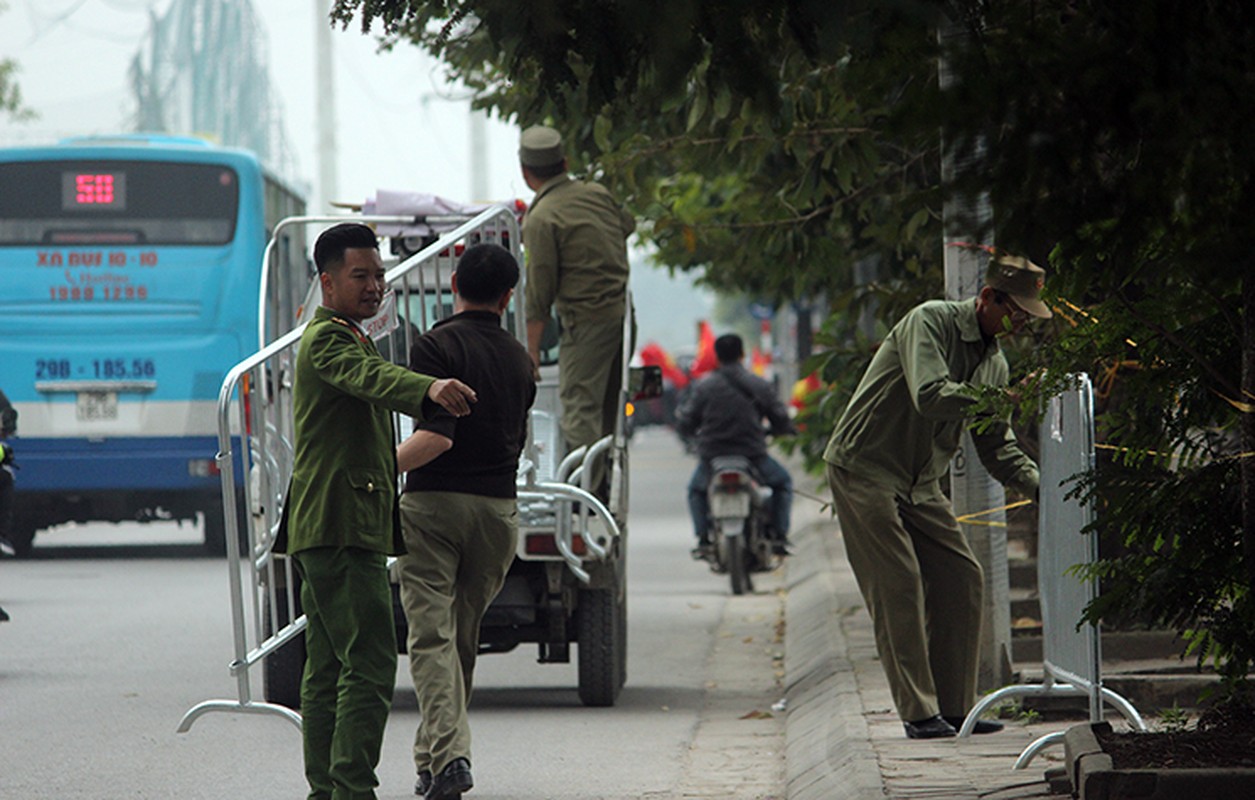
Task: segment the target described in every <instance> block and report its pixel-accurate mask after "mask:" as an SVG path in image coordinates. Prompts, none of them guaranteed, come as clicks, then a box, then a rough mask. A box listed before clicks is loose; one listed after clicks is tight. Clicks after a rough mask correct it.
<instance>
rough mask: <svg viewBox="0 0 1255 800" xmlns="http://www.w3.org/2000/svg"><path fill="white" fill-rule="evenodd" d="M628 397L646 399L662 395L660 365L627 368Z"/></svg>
mask: <svg viewBox="0 0 1255 800" xmlns="http://www.w3.org/2000/svg"><path fill="white" fill-rule="evenodd" d="M628 397H630V398H632V399H633V400H648V399H649V398H651V397H662V367H658V366H652V367H632V368H630V369H629V370H628Z"/></svg>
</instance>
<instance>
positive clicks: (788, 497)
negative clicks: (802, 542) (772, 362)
mask: <svg viewBox="0 0 1255 800" xmlns="http://www.w3.org/2000/svg"><path fill="white" fill-rule="evenodd" d="M715 357H716V358H717V359H718V361H719V366H718V367H717V368H716V369H715V370H714V371H713V372H711V373H710V374H709V375H707V376H706V377H705V378H703V379H702V380H701V381H699V382H698V383H697V384H696V385H695V386H694V387H693V388H692V389H691V390H690V391H689V393H688V396H687V397H686V398H685V399H684V402H683V403H682V404H681V405H680V408H679V410H678V411H677V412H676V430H677V431H678V432H679V433H680V435H681V436H682V437H686V438H692V439H693V440H694V441H695V442H696V445H697V455H698V462H697V467H696V469H694V470H693V476H692V477H691V478H690V479H689V484H688V504H689V513H690V515H691V516H692V518H693V530H694V533H695V534H696V535H697V547H696V548H695V549H694V550H693V557H694V558H708V557H710V556H712V555H713V553H714V545H713V542H712V540H711V538H710V528H709V525H710V522H709V517H710V500H709V499H708V497H707V495H706V490H707V485H708V484H709V483H710V460H711V459H712V458H715V457H717V456H743V457H745V458H747V459H749V461H750V464H751V465H752V467H753V470H754V473H755V476H756V477H757V478H758V480H759V481H761V482H762V483H763V484H765V485H767V486H769V487H771V503H770V512H771V513H770V517H771V523H772V525H771V527H772V530H771V531H769V532H768V536H769V537H770V538H771V539H772V540H773V549H774V550H775V552H776V553H778V554H780V555H788V553H789V539H788V534H789V515H790V512H791V511H792V507H793V479H792V478H791V477H790V476H789V472H788V470H786V469H785V468H784V467H783V466H781V464H780V462H778V461H776V460H775V459H774V458H772V457H771V456H769V455H767V434H768V433H769V432H770V433H771V434H772V435H774V436H781V435H787V434H792V433H795V432H796V429H795V428H794V427H793V420H791V419H789V413H788V411H787V410H786V409H785V406H784V402H783V401H782V400H781V399H780V398H779V397H777V396H776V393H775V391H774V390H773V389H772V387H771V384H769V383H768V382H767V381H765V380H763V379H762V378H760V377H758V376H757V375H754V374H752V373H750V372H749V371H748V370H746V369H745V367H744V366H742V364H741V361H742V359H744V357H745V345H744V344H743V343H742V341H741V337H740V336H737V335H736V334H734V333H727V334H724V335H723V336H720V337H719V338H718V339H716V340H715ZM764 418H766V419H767V421H768V423H769V426H770V427H769V429H764V427H763V419H764Z"/></svg>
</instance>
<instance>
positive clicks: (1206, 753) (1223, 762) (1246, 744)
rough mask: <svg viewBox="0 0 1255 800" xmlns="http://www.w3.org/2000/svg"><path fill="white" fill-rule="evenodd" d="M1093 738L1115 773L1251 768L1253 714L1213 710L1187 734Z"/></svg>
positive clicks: (1254, 763) (1104, 733)
mask: <svg viewBox="0 0 1255 800" xmlns="http://www.w3.org/2000/svg"><path fill="white" fill-rule="evenodd" d="M1094 735H1095V737H1096V738H1097V739H1098V742H1099V744H1101V745H1102V749H1103V751H1104V752H1105V753H1107V755H1109V756H1111V763H1112V766H1113V767H1114V768H1115V769H1118V770H1119V769H1163V768H1165V767H1168V768H1176V769H1188V768H1205V767H1255V712H1253V711H1252V710H1251V709H1250V708H1249V707H1245V708H1232V707H1229V708H1223V709H1220V708H1217V709H1213V710H1212V711H1211V712H1209V714H1204V715H1203V717H1202V718H1201V719H1200V720H1199V723H1198V726H1197V727H1196V728H1194V729H1189V730H1181V731H1160V732H1154V733H1138V732H1132V733H1128V732H1115V731H1110V730H1095V732H1094Z"/></svg>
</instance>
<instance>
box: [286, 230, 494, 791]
mask: <svg viewBox="0 0 1255 800" xmlns="http://www.w3.org/2000/svg"><path fill="white" fill-rule="evenodd" d="M314 263H315V265H316V266H317V268H318V279H319V281H320V283H321V284H322V305H321V306H319V307H318V309H317V310H316V311H315V312H314V318H313V320H311V321H310V323H309V325H308V326H307V327H306V328H305V332H304V334H302V336H301V344H300V352H299V353H298V355H297V359H296V384H295V389H294V396H293V415H294V417H295V423H296V433H295V439H296V452H295V456H294V462H293V472H292V488H291V490H290V491H289V494H288V500H287V505H286V507H285V516H286V517H287V527H286V531H287V537H286V542H282V541H281V542H280V543H276V551H278V552H284V551H286V552H288V553H290V554H291V555H292V557H293V559H294V560H295V561H296V567H297V570H298V571H299V573H300V576H301V582H302V583H301V605H302V607H303V608H304V611H305V616H306V618H307V620H308V623H309V625H308V627H307V628H306V631H305V649H306V653H307V660H306V662H305V674H304V678H303V680H302V682H301V714H302V716H303V719H304V723H303V725H302V736H303V738H304V749H305V776H306V779H307V780H308V781H309V786H310V792H309V800H366V799H367V798H374V797H375V787H376V786H378V785H379V781H378V779H377V778H376V777H375V766H376V765H377V764H378V763H379V750H380V746H381V745H382V743H383V732H384V725H385V724H386V723H387V720H388V710H389V709H390V708H391V705H392V694H393V690H394V688H395V684H396V671H397V642H396V630H395V628H394V627H393V620H392V591H391V588H390V587H389V584H388V574H387V564H386V562H387V557H388V555H389V554H399V553H401V552H402V551H403V546H402V540H401V526H400V519H399V512H398V506H397V493H396V474H397V468H396V452H395V450H394V449H393V448H394V441H395V437H394V434H393V430H392V413H391V412H392V411H399V412H401V413H402V414H409V415H411V416H413V417H414V418H416V419H419V420H422V419H427V418H430V417H431V416H432V415H434V414H435V412H436V409H437V405H438V406H441V407H443V408H445V409H447V410H448V411H449V412H450V413H452V414H454V415H455V416H463V415H465V414H468V413H469V412H470V403H471V402H473V401H474V400H475V393H474V392H473V391H472V390H471V388H470V387H468V386H467V385H466V384H464V383H462V382H461V381H458V380H455V379H452V378H449V379H445V380H436V379H435V378H432V377H429V376H427V375H419V374H417V373H415V372H411V371H410V370H408V369H406V368H405V367H402V366H398V365H396V364H392V363H390V362H388V361H386V360H385V359H383V358H382V357H381V356H380V355H379V351H378V350H376V349H375V345H374V343H373V342H372V341H371V340H370V337H368V336H367V335H366V334H365V333H364V332H363V331H362V329H361V327H360V326H359V323H360V322H361V321H362V320H365V319H367V318H369V317H372V316H374V315H375V313H376V312H377V311H378V310H379V304H380V302H381V301H382V300H383V296H384V291H385V289H386V288H387V287H386V285H385V283H384V269H383V263H382V261H381V260H380V257H379V244H378V241H377V240H376V238H375V233H374V231H372V230H371V229H370V228H368V227H366V226H365V225H361V224H358V223H341V224H339V225H336V226H334V227H331V228H328V229H327V230H326V231H323V233H322V235H320V236H319V237H318V241H317V242H316V243H315V244H314Z"/></svg>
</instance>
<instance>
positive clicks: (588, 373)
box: [558, 317, 636, 499]
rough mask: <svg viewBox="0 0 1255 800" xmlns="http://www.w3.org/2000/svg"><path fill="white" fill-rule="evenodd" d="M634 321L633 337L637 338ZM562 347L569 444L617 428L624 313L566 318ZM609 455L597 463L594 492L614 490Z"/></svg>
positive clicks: (564, 425)
mask: <svg viewBox="0 0 1255 800" xmlns="http://www.w3.org/2000/svg"><path fill="white" fill-rule="evenodd" d="M635 331H636V328H635V321H633V327H632V332H633V339H635ZM560 344H561V346H560V347H559V349H558V397H559V399H560V400H561V401H562V421H561V423H560V424H561V428H562V438H563V439H565V440H566V445H567V448H568V449H569V450H574V449H575V448H577V447H583V446H584V445H590V444H592V443H593V442H595V441H597V440H598V439H600V438H601V437H603V436H606V435H607V434H611V433H614V426H615V422H616V421H617V419H618V416H619V390H620V389H621V388H622V386H621V384H622V374H623V319H622V318H621V317H620V318H618V319H609V320H605V321H601V320H599V321H596V322H587V321H581V322H577V323H569V322H567V321H566V320H563V323H562V337H561V340H560ZM605 465H606V459H605V458H600V459H598V460H597V462H596V463H594V464H593V470H592V476H591V477H592V483H591V484H590V485H591V486H592V487H593V493H594V494H597V495H599V496H601V497H602V499H605V498H606V497H608V496H609V487H608V484H607V481H608V478H607V477H606V467H605Z"/></svg>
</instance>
